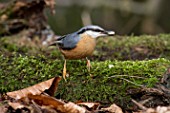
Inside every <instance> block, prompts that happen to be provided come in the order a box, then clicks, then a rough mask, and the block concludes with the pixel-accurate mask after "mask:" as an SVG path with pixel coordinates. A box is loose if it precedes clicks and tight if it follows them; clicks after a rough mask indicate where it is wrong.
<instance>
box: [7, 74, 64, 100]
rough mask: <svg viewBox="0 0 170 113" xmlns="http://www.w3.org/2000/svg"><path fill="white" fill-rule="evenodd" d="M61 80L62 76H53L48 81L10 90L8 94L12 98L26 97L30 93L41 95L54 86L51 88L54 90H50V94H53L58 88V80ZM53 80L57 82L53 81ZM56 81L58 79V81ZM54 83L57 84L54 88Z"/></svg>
mask: <svg viewBox="0 0 170 113" xmlns="http://www.w3.org/2000/svg"><path fill="white" fill-rule="evenodd" d="M60 80H61V78H60V77H55V78H51V79H49V80H47V81H44V82H41V83H39V84H36V85H33V86H31V87H27V88H24V89H21V90H17V91H13V92H8V93H7V95H8V96H9V97H11V98H14V99H16V100H18V99H21V98H24V97H26V96H27V95H28V94H32V95H39V94H41V93H42V92H43V91H45V90H48V89H49V88H51V87H52V88H51V89H52V91H49V92H50V94H53V93H54V92H53V91H54V88H56V85H58V82H59V81H60ZM53 81H54V82H55V83H53ZM56 81H57V83H56ZM52 84H55V87H54V88H53V85H52Z"/></svg>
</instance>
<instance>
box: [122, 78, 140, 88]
mask: <svg viewBox="0 0 170 113" xmlns="http://www.w3.org/2000/svg"><path fill="white" fill-rule="evenodd" d="M120 79H122V80H125V81H126V82H129V83H131V84H134V85H136V86H140V87H143V85H139V84H136V83H134V82H132V81H130V80H127V79H125V78H120Z"/></svg>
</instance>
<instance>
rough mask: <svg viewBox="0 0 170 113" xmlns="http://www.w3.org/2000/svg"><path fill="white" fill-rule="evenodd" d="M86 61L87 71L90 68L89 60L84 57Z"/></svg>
mask: <svg viewBox="0 0 170 113" xmlns="http://www.w3.org/2000/svg"><path fill="white" fill-rule="evenodd" d="M86 62H87V70H88V72H90V68H91V63H90V60H89V59H87V58H86Z"/></svg>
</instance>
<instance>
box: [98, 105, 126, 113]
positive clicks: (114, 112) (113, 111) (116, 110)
mask: <svg viewBox="0 0 170 113" xmlns="http://www.w3.org/2000/svg"><path fill="white" fill-rule="evenodd" d="M101 110H102V111H108V112H109V113H123V111H122V109H121V108H120V107H119V106H117V105H116V104H112V105H111V106H110V107H107V108H102V109H101Z"/></svg>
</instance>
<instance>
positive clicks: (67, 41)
mask: <svg viewBox="0 0 170 113" xmlns="http://www.w3.org/2000/svg"><path fill="white" fill-rule="evenodd" d="M80 39H81V38H80V37H79V35H77V34H76V33H72V34H68V35H65V36H62V37H60V38H59V39H58V40H57V43H58V46H59V47H60V48H62V49H73V48H75V47H76V45H77V43H78V42H79V40H80Z"/></svg>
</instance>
